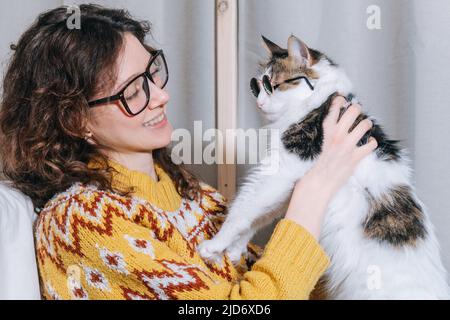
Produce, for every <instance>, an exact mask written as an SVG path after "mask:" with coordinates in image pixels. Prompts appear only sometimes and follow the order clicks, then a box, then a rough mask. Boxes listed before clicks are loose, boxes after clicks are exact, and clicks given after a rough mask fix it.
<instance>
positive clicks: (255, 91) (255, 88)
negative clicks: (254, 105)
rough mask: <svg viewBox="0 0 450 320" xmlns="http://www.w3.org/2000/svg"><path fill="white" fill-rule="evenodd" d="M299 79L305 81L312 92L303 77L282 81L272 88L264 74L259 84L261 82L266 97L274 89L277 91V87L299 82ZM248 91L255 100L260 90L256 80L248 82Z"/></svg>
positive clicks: (308, 82)
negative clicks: (249, 90)
mask: <svg viewBox="0 0 450 320" xmlns="http://www.w3.org/2000/svg"><path fill="white" fill-rule="evenodd" d="M301 79H305V81H306V84H307V85H308V87H309V88H310V89H311V90H314V87H313V85H312V84H311V82H310V81H309V80H308V78H306V77H304V76H298V77H295V78H291V79H287V80H284V81H283V82H281V83H278V84H276V85H275V86H272V83H271V82H270V78H269V76H268V75H266V74H265V75H264V76H263V77H262V80H261V82H262V85H263V87H264V90H265V91H266V93H267V94H268V95H271V94H272V93H273V91H274V90H276V89H278V87H279V86H280V85H282V84H283V83H293V82H294V81H297V80H301ZM294 84H296V83H294ZM250 89H251V91H252V93H253V95H254V96H255V97H256V98H258V96H259V93H260V92H261V89H260V88H259V83H258V80H257V79H256V78H252V79H251V80H250Z"/></svg>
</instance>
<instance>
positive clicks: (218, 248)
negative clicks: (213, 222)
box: [197, 239, 224, 263]
mask: <svg viewBox="0 0 450 320" xmlns="http://www.w3.org/2000/svg"><path fill="white" fill-rule="evenodd" d="M197 251H198V253H199V254H200V256H201V257H202V258H203V259H205V260H207V261H209V262H212V263H216V262H219V261H220V260H222V257H223V252H224V248H223V246H222V245H221V244H220V243H218V241H216V240H214V239H212V240H205V241H203V242H202V243H200V244H199V245H198V247H197Z"/></svg>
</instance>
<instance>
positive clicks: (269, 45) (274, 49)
mask: <svg viewBox="0 0 450 320" xmlns="http://www.w3.org/2000/svg"><path fill="white" fill-rule="evenodd" d="M261 38H262V39H263V44H264V47H265V48H266V49H267V51H268V52H269V53H270V54H271V55H272V56H281V55H284V54H286V53H287V51H286V49H283V48H281V47H280V46H278V45H277V44H275V43H273V42H272V41H270V40H269V39H267V38H266V37H264V36H263V35H261Z"/></svg>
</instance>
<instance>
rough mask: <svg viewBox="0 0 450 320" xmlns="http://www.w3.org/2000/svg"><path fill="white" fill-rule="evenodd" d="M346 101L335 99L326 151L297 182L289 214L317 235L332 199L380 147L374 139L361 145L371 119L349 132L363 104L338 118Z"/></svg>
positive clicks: (326, 130)
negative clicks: (358, 167)
mask: <svg viewBox="0 0 450 320" xmlns="http://www.w3.org/2000/svg"><path fill="white" fill-rule="evenodd" d="M344 103H346V100H345V98H343V97H341V96H338V97H336V98H335V99H334V100H333V104H332V106H331V108H330V112H329V114H328V116H327V117H326V119H325V121H324V123H323V129H324V141H323V148H322V153H321V155H320V156H319V158H318V160H317V162H316V164H315V165H314V166H313V167H312V168H311V170H310V171H308V172H307V174H306V175H305V176H304V177H303V178H302V179H301V180H299V181H298V182H297V184H296V186H295V188H294V192H293V194H292V197H291V201H290V203H289V207H288V210H287V212H286V216H285V218H286V219H289V220H293V221H295V222H296V223H298V224H300V225H302V226H303V227H305V228H306V229H307V230H308V231H309V232H310V233H311V234H312V235H313V236H314V237H316V238H318V237H319V234H320V230H321V226H322V222H323V218H324V215H325V212H326V208H327V206H328V203H329V201H330V200H331V198H332V197H333V196H334V195H335V193H336V192H337V191H338V190H339V188H340V187H341V186H342V185H343V184H344V183H345V182H346V181H347V180H348V178H349V177H350V176H351V175H352V173H353V171H354V169H355V168H356V166H357V164H358V163H359V162H360V160H362V159H363V158H364V157H365V156H367V155H369V154H370V153H371V152H372V151H373V150H375V149H376V147H377V141H376V140H375V139H374V138H370V140H369V142H368V143H367V144H365V145H363V146H361V147H358V146H357V142H358V141H359V140H361V138H362V137H363V136H364V134H365V133H366V132H367V131H368V130H369V129H370V128H371V127H372V125H373V124H372V121H370V120H369V119H366V120H363V121H361V122H360V123H359V124H358V125H357V126H356V127H355V128H354V129H353V130H352V131H351V132H349V130H350V128H351V127H352V125H353V123H354V122H355V120H356V118H357V117H358V116H359V115H360V113H361V106H360V105H357V104H354V105H351V106H350V107H349V108H348V109H347V111H345V113H344V114H343V115H342V117H341V118H340V120H339V121H338V118H339V113H340V109H341V107H342V106H343V105H344Z"/></svg>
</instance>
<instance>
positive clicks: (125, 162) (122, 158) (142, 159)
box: [108, 152, 158, 181]
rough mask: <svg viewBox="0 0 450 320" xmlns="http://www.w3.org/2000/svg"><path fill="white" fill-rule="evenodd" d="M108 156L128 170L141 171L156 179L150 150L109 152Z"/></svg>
mask: <svg viewBox="0 0 450 320" xmlns="http://www.w3.org/2000/svg"><path fill="white" fill-rule="evenodd" d="M108 158H110V159H111V160H113V161H116V162H118V163H119V164H121V165H122V166H124V167H126V168H128V169H130V170H134V171H139V172H143V173H145V174H147V175H149V176H150V177H151V178H152V179H153V180H155V181H157V180H158V176H157V174H156V171H155V165H154V163H153V155H152V152H146V153H129V154H124V153H111V154H109V155H108Z"/></svg>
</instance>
